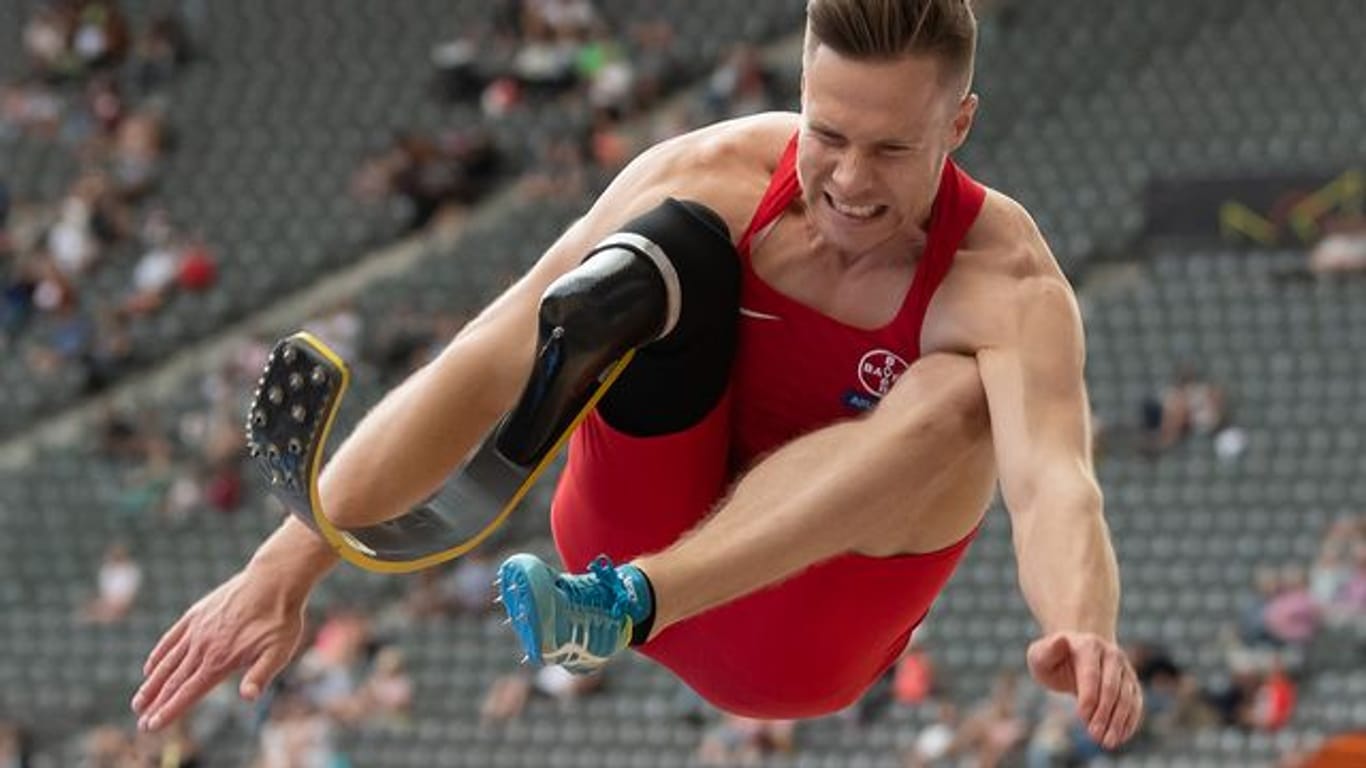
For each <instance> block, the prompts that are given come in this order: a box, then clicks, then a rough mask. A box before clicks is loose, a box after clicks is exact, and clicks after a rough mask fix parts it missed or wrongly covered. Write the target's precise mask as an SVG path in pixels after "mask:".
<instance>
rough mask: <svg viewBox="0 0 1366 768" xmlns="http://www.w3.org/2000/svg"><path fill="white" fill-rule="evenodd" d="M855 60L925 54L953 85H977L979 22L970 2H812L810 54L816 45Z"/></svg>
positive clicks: (808, 19)
mask: <svg viewBox="0 0 1366 768" xmlns="http://www.w3.org/2000/svg"><path fill="white" fill-rule="evenodd" d="M817 44H821V45H825V46H828V47H829V48H830V49H831V50H833V51H835V52H836V53H838V54H840V55H841V56H846V57H848V58H851V59H865V60H887V59H895V58H898V57H901V56H905V55H914V54H925V55H930V56H934V57H936V58H938V59H939V60H940V61H941V62H942V63H943V65H944V76H945V79H946V80H948V81H958V82H961V84H962V86H963V88H964V89H966V88H967V85H968V83H970V82H972V66H973V57H974V54H975V52H976V48H977V18H976V17H975V16H974V15H973V13H972V4H971V2H970V0H808V2H807V5H806V55H807V56H810V55H811V53H812V52H814V51H815V49H816V45H817Z"/></svg>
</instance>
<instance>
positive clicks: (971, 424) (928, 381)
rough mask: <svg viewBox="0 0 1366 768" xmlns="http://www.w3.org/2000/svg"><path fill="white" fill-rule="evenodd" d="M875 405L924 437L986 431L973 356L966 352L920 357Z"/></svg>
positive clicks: (974, 435) (988, 422) (986, 418)
mask: <svg viewBox="0 0 1366 768" xmlns="http://www.w3.org/2000/svg"><path fill="white" fill-rule="evenodd" d="M877 410H878V411H879V412H885V413H886V415H887V417H888V418H890V419H895V420H897V421H899V422H900V423H901V426H902V427H904V428H905V429H907V430H910V431H912V432H914V433H915V434H918V435H920V436H923V437H926V438H927V439H967V440H970V441H973V442H975V441H976V440H978V439H980V438H983V437H985V436H987V435H989V433H990V431H991V420H990V416H989V415H988V411H987V396H986V390H985V389H984V388H983V386H982V377H981V375H980V374H979V372H978V369H977V361H976V359H975V358H972V357H970V356H967V355H956V354H948V353H934V354H930V355H926V356H924V357H922V358H920V359H919V360H917V361H916V362H915V364H914V365H912V366H911V367H910V368H909V369H908V370H907V371H906V373H905V374H903V375H902V376H901V378H900V380H898V381H897V383H896V385H895V386H893V387H892V390H891V391H890V392H888V393H887V396H886V397H885V398H884V399H883V401H882V403H881V405H879V406H878V409H877Z"/></svg>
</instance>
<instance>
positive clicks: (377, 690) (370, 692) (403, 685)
mask: <svg viewBox="0 0 1366 768" xmlns="http://www.w3.org/2000/svg"><path fill="white" fill-rule="evenodd" d="M357 699H358V702H357V711H359V712H360V713H361V716H362V717H363V718H365V719H368V720H372V721H376V722H380V723H385V724H388V725H391V726H394V725H402V724H404V723H406V722H407V720H408V716H409V715H410V714H411V710H412V706H413V680H412V678H411V677H410V676H409V675H408V670H407V667H406V666H405V662H404V658H403V651H401V650H399V649H398V648H396V647H392V646H390V647H386V648H381V649H380V650H379V652H378V653H376V654H375V661H374V664H373V666H372V668H371V671H370V676H369V677H367V678H366V679H365V682H363V683H361V687H360V693H359V695H358V697H357Z"/></svg>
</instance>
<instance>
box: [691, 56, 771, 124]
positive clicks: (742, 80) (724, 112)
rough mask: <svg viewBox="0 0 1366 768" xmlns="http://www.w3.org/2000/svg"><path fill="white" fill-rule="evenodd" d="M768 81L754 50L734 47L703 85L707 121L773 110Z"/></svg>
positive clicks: (769, 79)
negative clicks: (705, 85) (704, 88)
mask: <svg viewBox="0 0 1366 768" xmlns="http://www.w3.org/2000/svg"><path fill="white" fill-rule="evenodd" d="M772 79H773V77H772V75H771V74H770V73H769V72H768V71H767V70H765V69H764V66H763V62H762V61H761V60H760V58H759V51H758V49H757V48H755V47H754V46H752V45H749V44H748V43H740V44H738V45H736V46H735V47H734V48H732V49H731V52H730V54H729V55H728V56H727V57H726V60H725V62H724V63H723V64H722V65H721V66H720V67H718V68H717V69H716V71H715V72H713V73H712V76H711V79H710V80H709V81H707V92H706V104H707V108H708V109H709V111H710V113H711V116H710V119H712V120H725V119H730V118H733V117H739V116H741V115H752V114H755V113H756V112H766V111H768V110H771V109H773V108H774V106H775V104H774V98H773V86H772Z"/></svg>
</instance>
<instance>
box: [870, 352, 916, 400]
mask: <svg viewBox="0 0 1366 768" xmlns="http://www.w3.org/2000/svg"><path fill="white" fill-rule="evenodd" d="M909 367H910V366H909V365H908V364H907V363H906V361H905V360H903V359H902V358H901V356H900V355H898V354H896V353H895V352H891V351H889V350H886V349H875V350H873V351H872V352H869V353H867V354H865V355H864V356H863V359H861V360H859V363H858V378H859V382H860V383H862V384H863V388H864V389H866V390H868V393H869V394H871V395H873V396H875V397H878V398H881V397H882V396H883V395H885V394H887V393H888V392H890V391H892V385H894V384H896V380H897V379H899V378H901V374H903V373H905V372H906V369H907V368H909Z"/></svg>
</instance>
